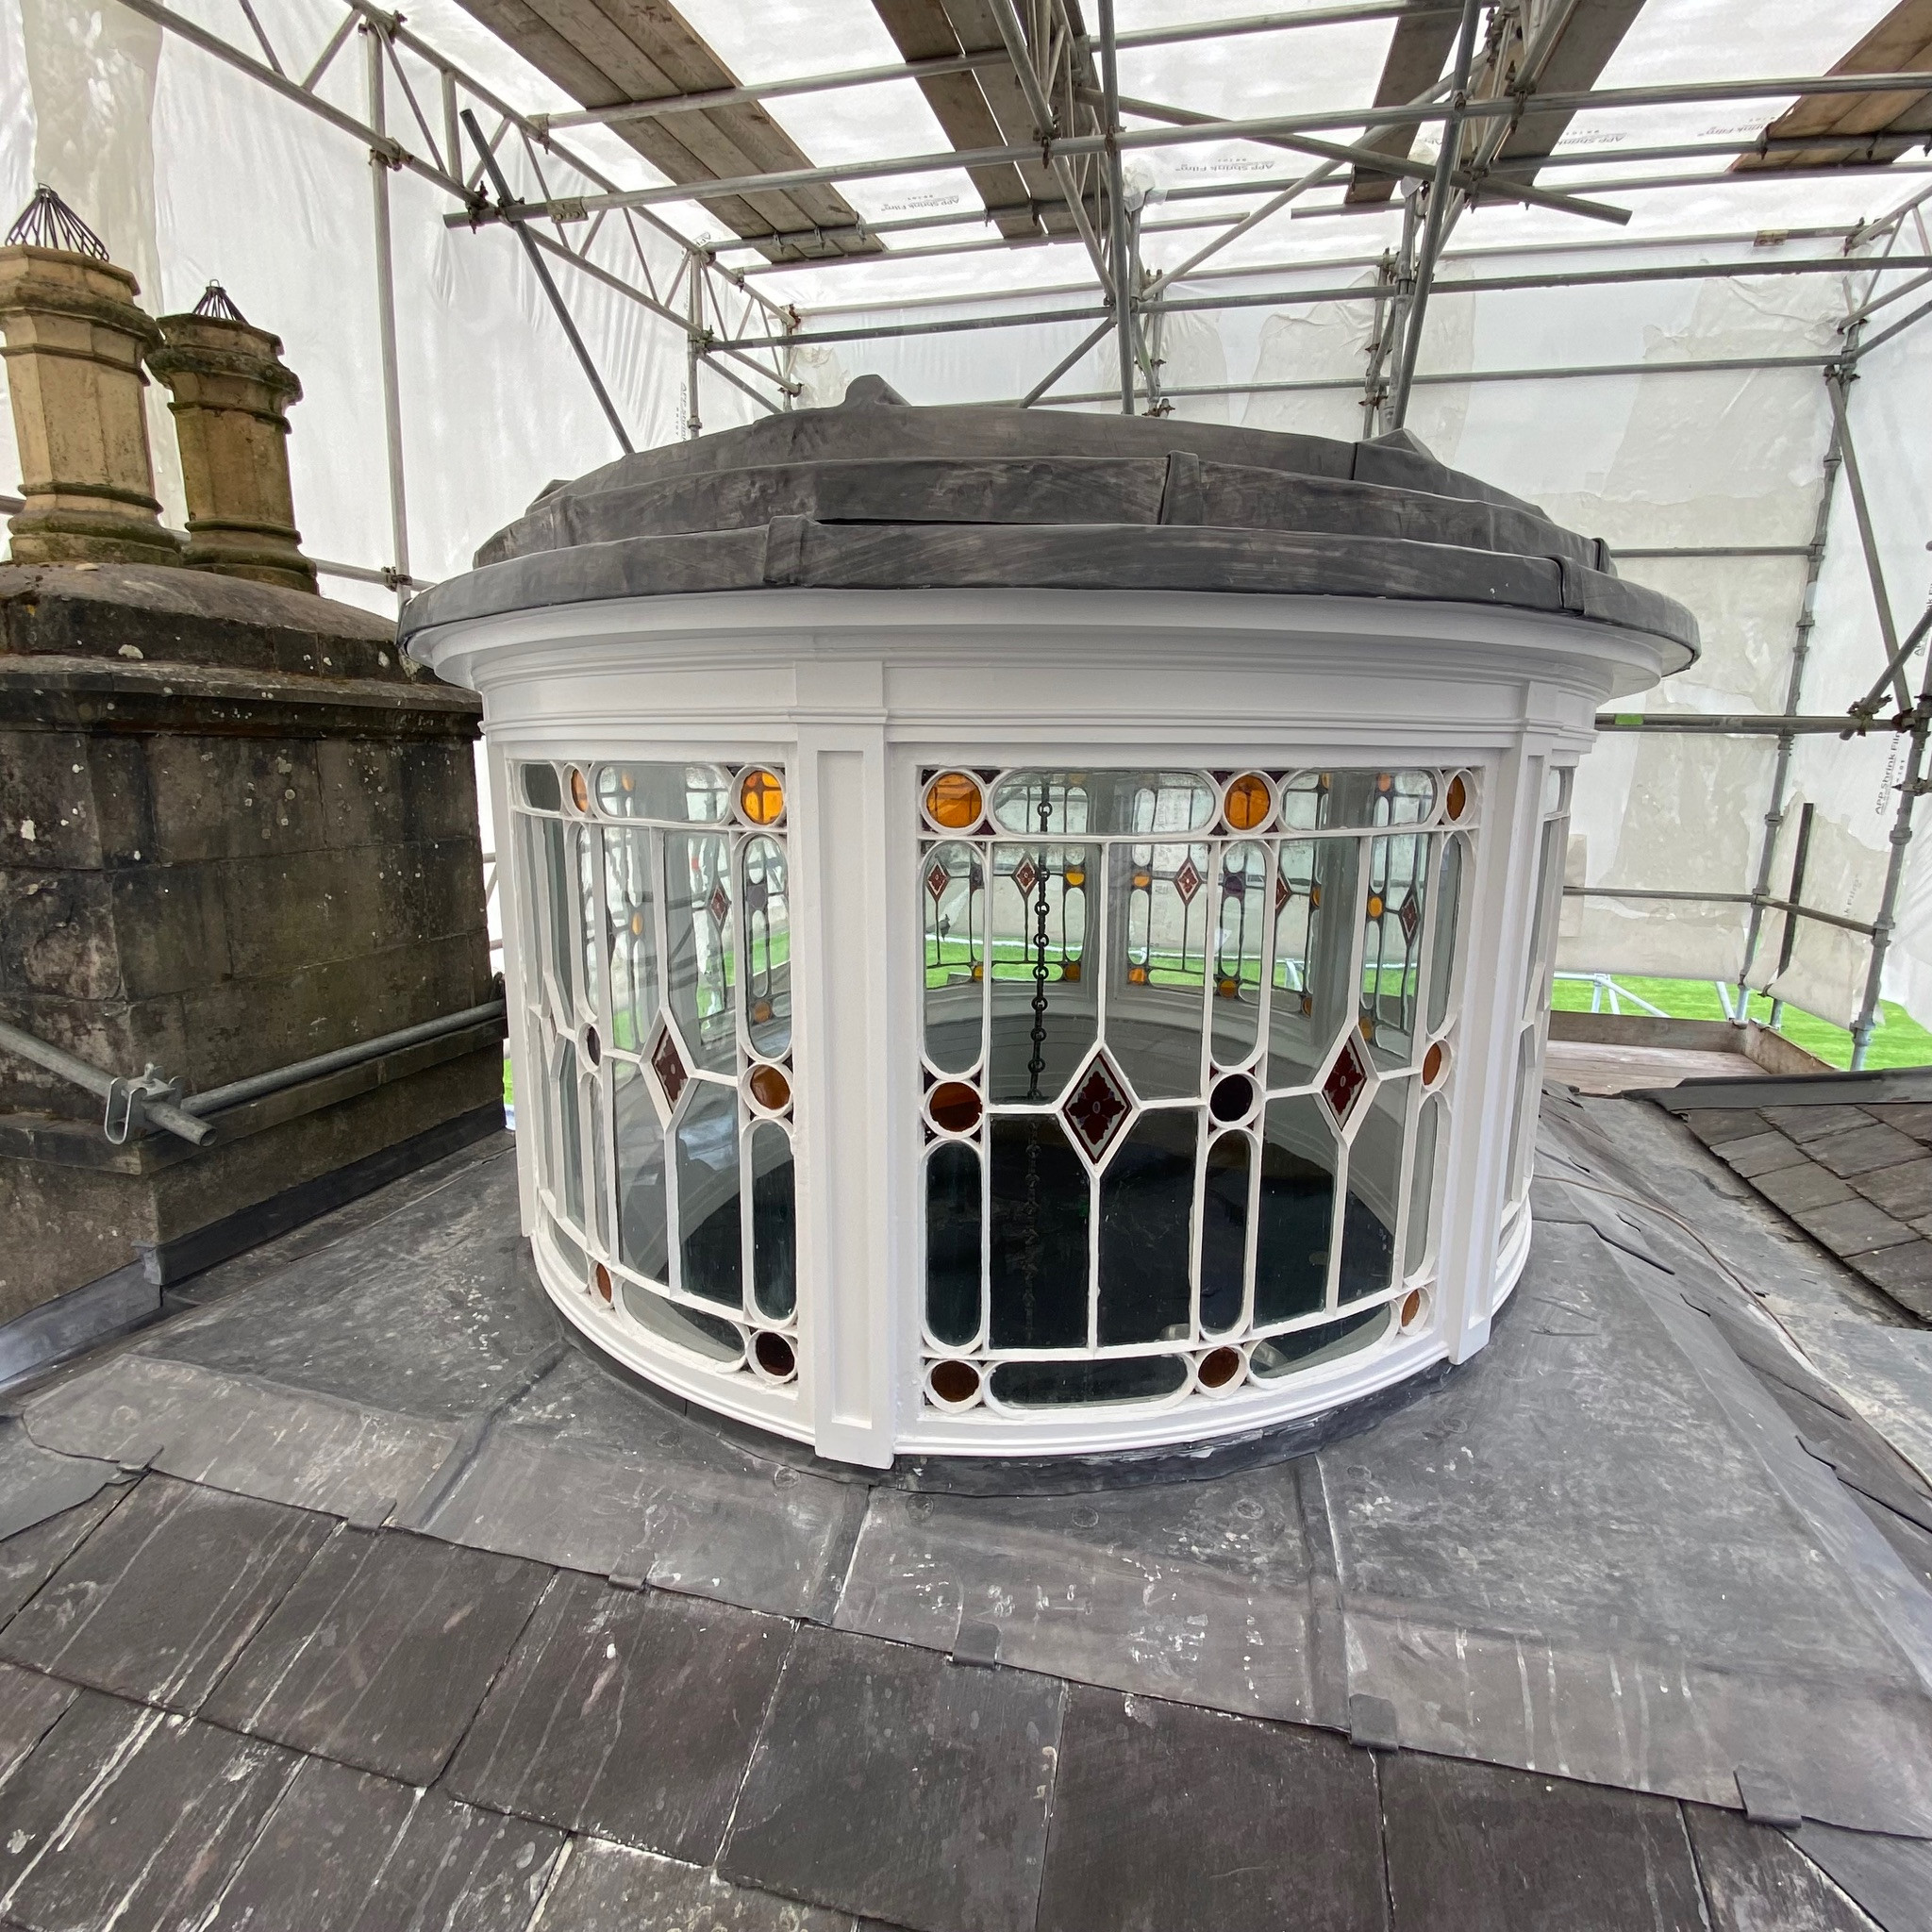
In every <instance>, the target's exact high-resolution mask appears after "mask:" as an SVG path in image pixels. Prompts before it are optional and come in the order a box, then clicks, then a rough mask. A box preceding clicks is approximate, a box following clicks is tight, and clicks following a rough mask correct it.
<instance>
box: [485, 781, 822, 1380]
mask: <svg viewBox="0 0 1932 1932" xmlns="http://www.w3.org/2000/svg"><path fill="white" fill-rule="evenodd" d="M511 796H512V798H513V799H514V800H515V801H516V805H515V809H516V811H517V814H518V819H519V824H518V828H517V837H516V840H515V841H514V844H513V848H512V849H513V851H514V852H515V854H516V859H517V864H518V867H519V870H520V873H521V879H520V885H521V890H522V893H523V897H524V921H525V942H524V948H523V951H522V954H521V955H520V957H521V958H522V959H523V960H524V965H525V972H524V979H525V986H524V999H525V1008H526V1018H527V1021H528V1024H529V1037H530V1039H531V1041H532V1043H533V1045H534V1046H535V1048H536V1056H535V1058H536V1063H537V1064H538V1065H540V1066H541V1068H542V1069H543V1070H544V1072H543V1077H542V1079H541V1081H540V1082H539V1083H538V1094H537V1096H536V1100H537V1104H536V1105H535V1107H534V1108H533V1109H532V1112H533V1118H532V1120H531V1123H530V1129H531V1131H532V1132H533V1133H534V1135H535V1138H536V1140H537V1142H538V1157H537V1165H538V1173H539V1189H540V1193H541V1202H542V1207H543V1210H544V1215H545V1218H546V1222H547V1231H548V1233H549V1235H550V1238H551V1241H552V1244H553V1246H554V1247H555V1249H556V1252H557V1253H558V1254H559V1255H561V1256H562V1257H564V1258H565V1260H566V1262H567V1263H568V1264H569V1265H570V1266H571V1267H572V1268H573V1270H575V1272H577V1273H578V1274H581V1275H582V1277H583V1282H584V1289H585V1293H586V1297H587V1300H588V1301H589V1303H590V1304H591V1307H593V1308H594V1310H595V1311H596V1314H597V1316H598V1318H599V1319H602V1320H607V1321H610V1322H614V1323H617V1324H630V1325H632V1326H634V1327H635V1329H636V1330H637V1332H638V1333H639V1334H640V1335H641V1336H642V1337H645V1338H648V1339H649V1340H650V1341H653V1342H654V1343H658V1344H665V1345H669V1346H670V1347H672V1348H675V1349H676V1350H679V1351H681V1352H682V1355H683V1357H684V1358H685V1359H686V1360H687V1361H688V1362H690V1363H691V1364H692V1365H696V1366H701V1367H703V1368H704V1369H706V1370H708V1371H711V1372H714V1373H717V1374H733V1375H744V1376H747V1377H750V1378H752V1379H754V1380H756V1381H758V1382H759V1383H762V1384H766V1385H772V1386H777V1387H782V1386H784V1385H787V1384H790V1383H792V1382H794V1381H795V1378H796V1374H797V1363H798V1355H797V1341H796V1333H795V1330H796V1324H797V1316H798V1258H797V1209H796V1202H795V1199H794V1191H793V1177H792V1156H791V1124H792V1112H793V1091H794V1085H795V1078H794V1074H793V1071H792V1066H791V892H790V871H789V858H788V844H789V841H788V836H787V829H786V824H787V800H786V780H785V774H784V771H783V769H782V768H781V767H778V766H776V765H771V764H764V763H754V764H748V765H743V766H730V765H721V764H708V763H689V764H678V763H655V764H654V763H625V764H594V763H586V762H577V763H569V762H559V763H555V764H553V763H549V762H547V761H530V762H527V763H524V764H521V765H520V766H519V767H518V768H517V770H516V773H515V775H514V779H513V782H512V785H511Z"/></svg>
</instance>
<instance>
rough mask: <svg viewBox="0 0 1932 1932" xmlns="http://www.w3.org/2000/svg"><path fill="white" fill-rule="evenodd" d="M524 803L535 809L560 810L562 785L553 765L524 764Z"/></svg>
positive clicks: (561, 807)
mask: <svg viewBox="0 0 1932 1932" xmlns="http://www.w3.org/2000/svg"><path fill="white" fill-rule="evenodd" d="M523 776H524V803H525V805H527V806H529V807H530V808H532V809H533V810H536V811H561V810H562V809H563V787H562V786H561V784H560V783H559V782H558V776H557V767H556V766H555V765H534V764H533V765H525V767H524V770H523Z"/></svg>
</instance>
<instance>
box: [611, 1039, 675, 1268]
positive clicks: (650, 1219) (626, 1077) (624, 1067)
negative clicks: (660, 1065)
mask: <svg viewBox="0 0 1932 1932" xmlns="http://www.w3.org/2000/svg"><path fill="white" fill-rule="evenodd" d="M610 1076H611V1087H612V1091H613V1096H614V1102H615V1109H616V1117H617V1129H616V1149H617V1257H618V1259H619V1260H621V1261H622V1262H623V1263H624V1265H625V1267H626V1268H634V1269H635V1270H636V1271H637V1272H638V1273H639V1274H648V1275H649V1276H650V1277H651V1279H652V1280H653V1281H662V1282H666V1283H668V1282H669V1281H670V1279H671V1259H670V1245H669V1241H668V1237H667V1233H666V1229H667V1227H668V1225H669V1224H668V1222H667V1219H666V1213H665V1207H666V1197H665V1187H664V1129H663V1126H662V1125H661V1124H659V1122H658V1108H657V1106H656V1103H655V1102H654V1101H653V1100H652V1098H651V1093H650V1083H649V1082H648V1081H647V1080H646V1079H645V1078H644V1076H643V1074H641V1073H640V1072H639V1071H638V1069H637V1068H635V1067H633V1066H630V1065H629V1064H627V1063H626V1062H625V1061H624V1060H613V1061H612V1062H611V1068H610Z"/></svg>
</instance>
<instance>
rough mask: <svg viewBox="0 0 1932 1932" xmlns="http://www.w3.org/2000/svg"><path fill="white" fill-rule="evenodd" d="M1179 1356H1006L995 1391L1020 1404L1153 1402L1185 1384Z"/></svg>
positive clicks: (997, 1395)
mask: <svg viewBox="0 0 1932 1932" xmlns="http://www.w3.org/2000/svg"><path fill="white" fill-rule="evenodd" d="M1187 1379H1188V1365H1187V1363H1186V1362H1184V1361H1183V1360H1182V1359H1181V1358H1180V1357H1178V1356H1172V1355H1142V1356H1123V1357H1115V1358H1113V1359H1111V1360H1107V1361H1085V1362H1002V1363H1000V1365H999V1366H998V1367H997V1368H996V1369H994V1370H993V1372H992V1384H991V1388H992V1396H993V1400H994V1401H996V1402H1008V1403H1011V1404H1012V1406H1013V1407H1015V1408H1053V1407H1060V1406H1062V1405H1063V1404H1068V1403H1082V1404H1086V1405H1090V1406H1091V1404H1094V1403H1103V1402H1151V1401H1154V1400H1156V1399H1158V1397H1160V1396H1163V1395H1173V1394H1174V1393H1175V1392H1176V1391H1179V1390H1180V1389H1182V1388H1183V1387H1185V1386H1186V1383H1187Z"/></svg>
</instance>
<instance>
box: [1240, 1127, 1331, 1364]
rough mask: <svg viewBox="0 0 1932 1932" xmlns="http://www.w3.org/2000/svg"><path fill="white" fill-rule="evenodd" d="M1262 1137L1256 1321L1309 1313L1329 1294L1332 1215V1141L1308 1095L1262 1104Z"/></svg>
mask: <svg viewBox="0 0 1932 1932" xmlns="http://www.w3.org/2000/svg"><path fill="white" fill-rule="evenodd" d="M1264 1123H1265V1124H1264V1125H1263V1127H1262V1131H1261V1220H1260V1228H1259V1231H1258V1235H1257V1241H1256V1246H1255V1321H1256V1323H1257V1325H1260V1326H1265V1325H1266V1324H1269V1323H1271V1322H1285V1321H1288V1320H1290V1319H1291V1317H1293V1316H1295V1315H1309V1314H1313V1313H1314V1311H1315V1310H1316V1309H1317V1308H1319V1307H1322V1306H1323V1304H1324V1302H1325V1301H1326V1299H1327V1294H1328V1241H1329V1228H1330V1225H1331V1224H1332V1222H1333V1220H1334V1214H1335V1168H1336V1147H1335V1136H1334V1134H1333V1133H1332V1132H1331V1131H1330V1130H1329V1126H1328V1122H1327V1119H1326V1117H1325V1116H1324V1114H1323V1112H1322V1107H1321V1103H1320V1102H1319V1101H1317V1100H1316V1099H1315V1098H1314V1096H1313V1095H1311V1094H1303V1095H1301V1096H1299V1097H1298V1098H1296V1099H1293V1100H1274V1101H1270V1102H1269V1104H1268V1109H1267V1113H1266V1115H1265V1116H1264Z"/></svg>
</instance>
